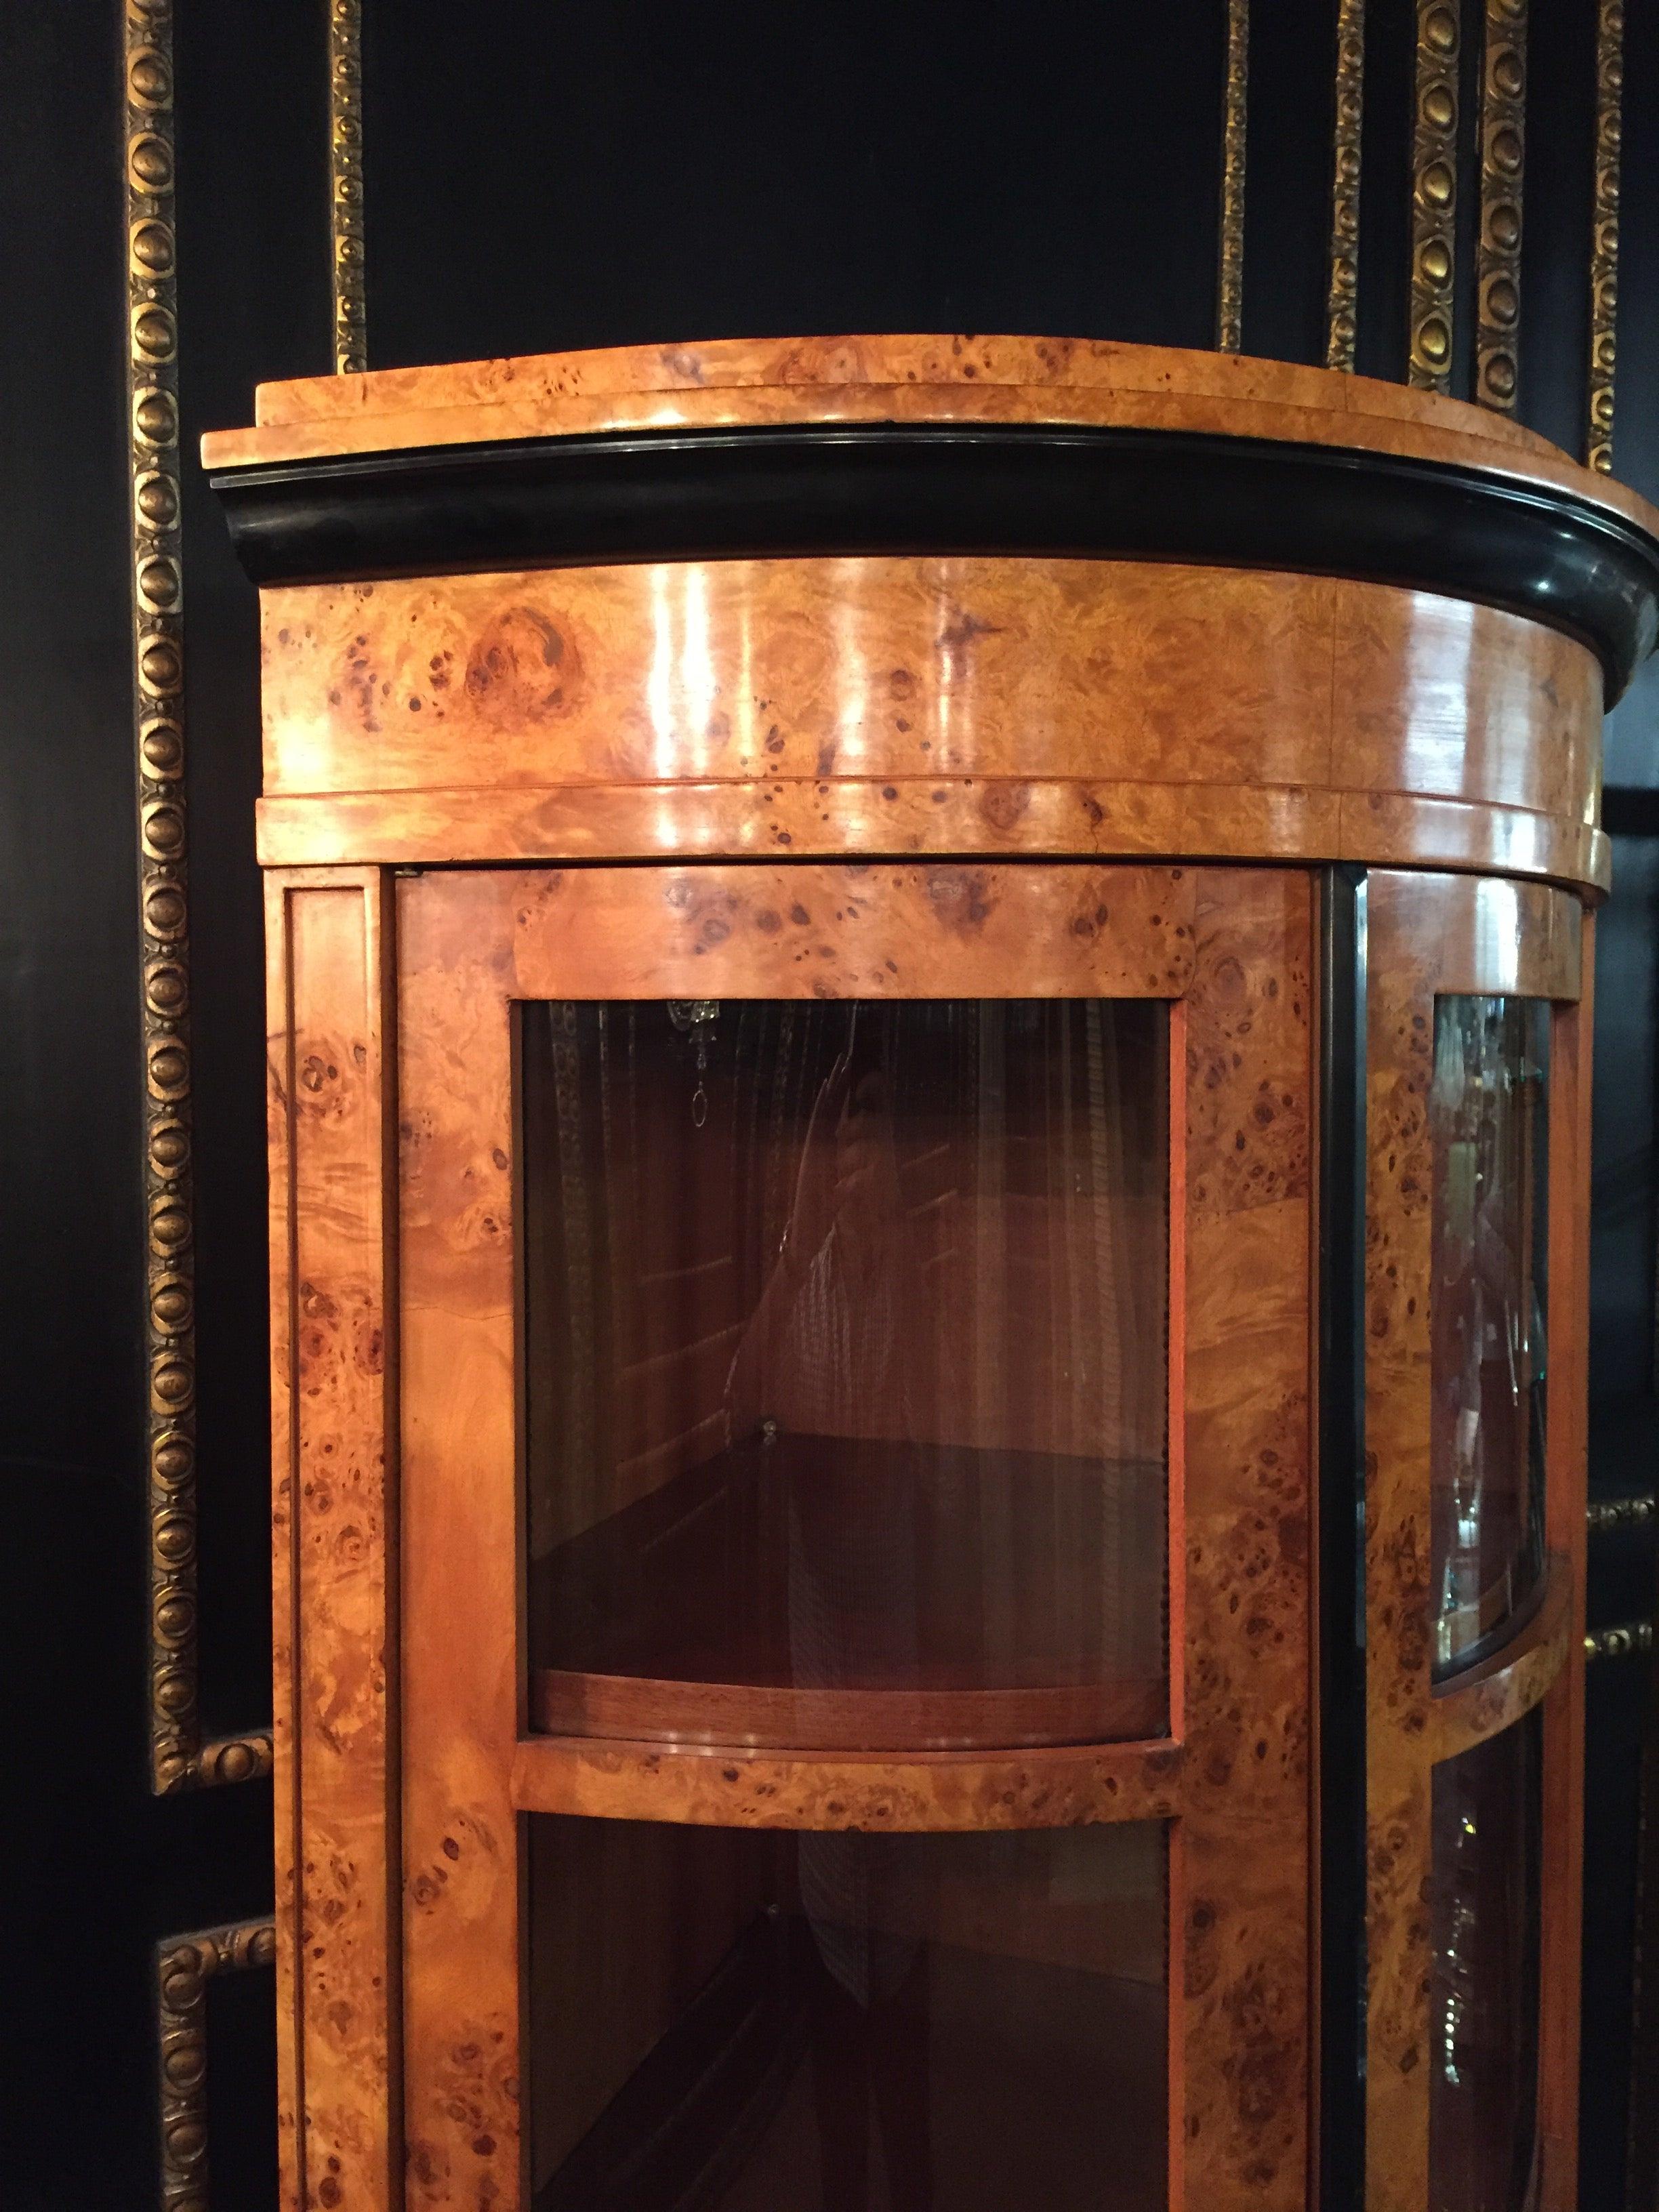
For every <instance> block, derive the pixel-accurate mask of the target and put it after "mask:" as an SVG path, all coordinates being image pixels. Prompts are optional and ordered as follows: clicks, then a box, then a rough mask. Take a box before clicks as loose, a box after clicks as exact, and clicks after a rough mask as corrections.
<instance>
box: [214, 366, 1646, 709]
mask: <svg viewBox="0 0 1659 2212" xmlns="http://www.w3.org/2000/svg"><path fill="white" fill-rule="evenodd" d="M257 414H258V423H257V426H256V427H255V428H252V429H249V430H240V431H222V432H216V433H213V434H210V435H209V436H208V437H207V438H206V439H204V459H205V460H206V462H207V464H208V465H209V467H210V469H211V470H212V471H214V482H215V484H216V488H217V489H218V490H219V491H220V493H221V495H222V497H223V498H224V501H225V503H226V507H227V511H228V515H229V519H230V525H231V529H232V532H233V534H234V537H235V539H236V542H237V545H238V549H239V550H240V554H241V556H242V559H243V561H244V562H245V564H246V567H247V568H248V570H249V573H250V574H252V575H253V576H254V578H255V579H256V580H258V581H259V582H261V583H273V584H275V583H300V582H313V581H323V580H340V579H344V578H369V577H378V576H392V575H413V574H446V573H448V574H454V573H458V572H461V571H467V570H471V571H482V570H500V571H505V570H514V569H526V568H537V567H548V566H596V565H602V564H608V563H615V562H628V561H640V560H696V559H709V558H730V557H734V556H769V557H781V556H791V555H803V554H805V555H826V554H839V553H859V554H872V555H880V554H968V553H977V554H990V555H998V554H1002V555H1046V556H1060V557H1092V558H1118V559H1124V560H1132V561H1164V562H1182V563H1189V564H1200V565H1203V566H1206V567H1220V568H1268V569H1274V570H1279V571H1281V572H1291V573H1298V574H1322V575H1339V576H1344V577H1349V578H1352V579H1356V580H1366V581H1370V582H1374V583H1383V584H1389V585H1395V586H1404V587H1407V588H1411V589H1414V590H1420V591H1428V592H1437V593H1443V594H1445V595H1448V596H1449V597H1454V598H1458V599H1473V600H1476V601H1479V602H1481V603H1483V604H1485V605H1491V606H1496V607H1502V608H1504V609H1507V610H1508V611H1510V612H1511V613H1516V614H1522V615H1525V616H1528V617H1531V618H1532V619H1533V620H1534V621H1538V622H1542V623H1547V624H1548V625H1549V626H1550V627H1552V628H1553V629H1558V630H1561V631H1564V632H1565V633H1566V634H1567V635H1571V636H1572V637H1575V638H1577V640H1578V641H1580V642H1581V643H1583V644H1584V645H1586V646H1588V647H1590V649H1591V650H1592V651H1593V652H1594V653H1595V654H1596V656H1597V658H1598V659H1599V660H1600V662H1601V667H1602V671H1603V674H1604V678H1605V680H1606V690H1607V699H1608V700H1609V702H1610V701H1611V700H1612V699H1613V698H1614V697H1616V696H1618V694H1619V692H1620V690H1622V689H1623V688H1624V686H1625V684H1626V683H1627V682H1628V680H1629V678H1630V675H1631V672H1632V669H1633V668H1634V667H1635V665H1637V663H1638V661H1639V660H1640V659H1642V658H1643V657H1644V655H1645V654H1646V653H1648V652H1650V650H1651V649H1652V647H1653V645H1654V642H1655V639H1656V635H1659V513H1656V510H1655V509H1654V508H1652V507H1650V506H1649V505H1648V504H1647V502H1646V501H1643V500H1641V499H1639V498H1638V496H1637V495H1635V494H1634V493H1632V492H1630V491H1628V490H1626V489H1624V488H1623V487H1622V486H1620V485H1617V484H1614V483H1611V482H1610V481H1609V480H1608V479H1607V477H1600V476H1596V475H1594V474H1592V473H1591V472H1590V471H1589V470H1587V469H1584V468H1582V467H1580V466H1579V465H1577V463H1576V462H1574V461H1571V460H1570V459H1568V458H1567V456H1566V455H1565V454H1564V453H1560V452H1559V450H1558V449H1557V448H1556V447H1553V446H1551V445H1549V444H1548V443H1547V442H1546V441H1544V440H1543V439H1541V438H1539V437H1537V436H1535V435H1534V434H1533V433H1531V432H1529V431H1527V430H1524V429H1522V428H1519V427H1518V426H1517V425H1516V424H1514V423H1512V422H1509V421H1508V420H1507V419H1505V418H1504V417H1501V416H1495V415H1493V414H1492V413H1490V412H1488V411H1486V410H1481V409H1478V408H1474V407H1470V406H1466V405H1464V404H1462V403H1460V402H1457V401H1454V400H1446V399H1442V398H1438V397H1437V396H1435V395H1432V394H1428V393H1424V392H1416V391H1413V390H1408V389H1407V388H1405V387H1402V386H1395V385H1390V384H1383V383H1379V382H1376V381H1373V380H1370V379H1367V378H1361V377H1352V376H1346V375H1342V374H1336V373H1334V372H1332V371H1329V370H1325V369H1316V368H1303V367H1299V366H1297V365H1295V364H1291V363H1285V362H1262V361H1253V360H1249V359H1246V358H1243V357H1239V356H1227V355H1218V354H1210V353H1193V352H1185V351H1177V350H1175V349H1166V348H1154V347H1145V346H1129V345H1117V344H1110V343H1092V342H1089V343H1085V342H1084V341H1080V340H1072V339H1048V338H1029V337H1028V338H1020V337H988V338H987V337H846V338H820V339H802V340H767V339H725V340H720V341H716V342H714V343H708V344H700V345H682V346H665V347H628V348H617V349H607V350H603V351H599V352H592V353H579V354H564V355H544V356H534V357H530V358H526V359H521V360H517V361H495V362H465V363H456V364H450V365H446V366H442V367H437V368H413V369H389V370H381V371H378V372H376V373H374V374H370V375H366V376H345V377H327V378H315V379H309V380H303V381H300V382H295V383H290V384H281V385H267V386H262V387H261V388H260V391H259V394H258V407H257Z"/></svg>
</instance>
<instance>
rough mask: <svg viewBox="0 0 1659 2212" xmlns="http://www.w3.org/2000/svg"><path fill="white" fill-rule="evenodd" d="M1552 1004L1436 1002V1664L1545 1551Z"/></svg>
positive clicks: (1460, 1658) (1488, 1642) (1498, 1609)
mask: <svg viewBox="0 0 1659 2212" xmlns="http://www.w3.org/2000/svg"><path fill="white" fill-rule="evenodd" d="M1549 1012H1550V1010H1549V1007H1548V1006H1547V1005H1546V1004H1544V1003H1542V1002H1541V1001H1540V1000H1535V999H1516V998H1494V997H1477V996H1474V995H1462V996H1455V997H1443V998H1440V999H1437V1000H1436V1002H1435V1034H1434V1079H1433V1085H1432V1088H1431V1092H1430V1100H1429V1112H1430V1118H1431V1123H1432V1128H1433V1139H1434V1157H1435V1190H1434V1273H1433V1280H1432V1284H1431V1291H1430V1313H1431V1329H1432V1334H1433V1389H1434V1412H1433V1438H1432V1453H1433V1457H1432V1465H1431V1482H1432V1518H1431V1528H1432V1547H1433V1548H1432V1582H1431V1598H1430V1602H1431V1607H1432V1611H1433V1619H1434V1632H1435V1650H1434V1661H1435V1668H1436V1671H1437V1673H1438V1674H1442V1675H1443V1674H1446V1673H1448V1672H1449V1671H1450V1670H1451V1669H1454V1668H1458V1667H1461V1666H1465V1665H1468V1663H1470V1662H1471V1661H1473V1660H1474V1659H1476V1658H1478V1657H1479V1656H1480V1654H1481V1653H1482V1652H1483V1651H1485V1650H1491V1649H1492V1646H1493V1645H1494V1644H1496V1643H1497V1642H1498V1641H1500V1640H1501V1638H1502V1637H1503V1635H1504V1632H1505V1629H1506V1626H1507V1625H1508V1624H1509V1623H1510V1621H1512V1620H1513V1618H1514V1616H1515V1615H1516V1613H1518V1612H1520V1611H1521V1610H1522V1608H1523V1607H1524V1606H1525V1605H1526V1603H1527V1601H1528V1599H1529V1598H1530V1597H1531V1596H1532V1595H1533V1594H1534V1591H1535V1590H1536V1589H1537V1587H1538V1583H1539V1577H1540V1575H1541V1571H1542V1568H1543V1561H1544V1377H1545V1358H1544V1322H1543V1315H1544V1289H1545V1260H1546V1254H1545V1231H1546V1226H1547V1218H1548V1206H1547V1195H1546V1189H1545V1174H1546V1169H1547V1146H1546V1144H1545V1141H1544V1132H1545V1127H1546V1113H1547V1101H1546V1081H1547V1066H1548V1050H1549Z"/></svg>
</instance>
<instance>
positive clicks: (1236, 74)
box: [1215, 0, 1250, 353]
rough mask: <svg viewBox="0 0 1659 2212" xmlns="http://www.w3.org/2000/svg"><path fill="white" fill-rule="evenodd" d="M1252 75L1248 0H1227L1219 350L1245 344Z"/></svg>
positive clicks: (1239, 348)
mask: <svg viewBox="0 0 1659 2212" xmlns="http://www.w3.org/2000/svg"><path fill="white" fill-rule="evenodd" d="M1249 74H1250V0H1227V96H1226V105H1225V112H1224V117H1223V123H1222V133H1221V250H1220V265H1219V268H1218V272H1217V284H1216V317H1215V323H1216V337H1215V342H1216V346H1217V349H1218V351H1220V352H1222V353H1240V352H1242V351H1243V346H1244V335H1243V331H1244V118H1245V108H1246V104H1247V101H1246V95H1247V94H1248V93H1249Z"/></svg>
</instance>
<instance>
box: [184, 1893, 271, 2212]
mask: <svg viewBox="0 0 1659 2212" xmlns="http://www.w3.org/2000/svg"><path fill="white" fill-rule="evenodd" d="M275 1959H276V1929H275V1927H274V1926H273V1925H272V1923H270V1921H269V1920H239V1921H236V1922H234V1923H232V1924H230V1925H229V1926H228V1927H223V1928H204V1929H199V1930H198V1931H197V1933H196V1934H195V1935H193V1936H168V1937H167V1939H166V1941H165V1942H161V1943H159V1944H158V1945H157V1946H156V1950H155V2016H156V2028H157V2035H156V2042H157V2045H158V2055H159V2061H160V2069H161V2203H162V2206H163V2208H164V2212H208V2130H207V2070H208V2054H207V1985H208V1983H209V1982H210V1980H211V1979H212V1978H213V1977H214V1976H215V1975H216V1974H240V1973H246V1972H248V1971H249V1970H250V1969H251V1968H253V1967H258V1966H270V1965H271V1964H272V1963H273V1962H274V1960H275Z"/></svg>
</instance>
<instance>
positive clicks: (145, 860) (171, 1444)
mask: <svg viewBox="0 0 1659 2212" xmlns="http://www.w3.org/2000/svg"><path fill="white" fill-rule="evenodd" d="M124 15H125V42H124V46H123V51H122V76H123V95H124V96H123V101H122V108H121V114H122V131H123V140H124V152H125V161H124V164H123V168H124V180H125V209H126V238H127V275H126V283H127V374H126V417H127V421H126V433H127V493H128V507H127V513H128V524H129V531H128V547H129V553H130V556H131V656H132V657H131V673H132V698H133V739H134V745H135V750H136V767H137V835H138V926H139V933H140V934H139V943H140V948H141V951H140V959H141V968H142V974H141V978H140V991H141V996H140V1000H139V1024H140V1036H141V1040H142V1050H143V1073H142V1081H143V1136H144V1164H143V1180H144V1232H145V1255H144V1257H145V1305H144V1310H145V1322H144V1331H145V1388H146V1448H147V1452H148V1460H149V1605H150V1635H149V1740H150V1782H151V1786H152V1788H154V1789H155V1790H157V1791H158V1792H161V1793H162V1794H167V1793H169V1792H172V1791H173V1790H187V1789H190V1788H191V1787H193V1786H195V1785H197V1784H209V1783H221V1782H240V1781H245V1780H247V1779H248V1778H251V1777H252V1776H253V1775H256V1774H260V1773H268V1772H269V1771H270V1737H269V1736H268V1735H263V1734H256V1735H248V1736H236V1737H230V1738H227V1739H225V1740H224V1741H220V1742H215V1743H210V1744H205V1745H204V1743H203V1741H202V1739H201V1720H200V1713H199V1706H198V1697H197V1688H198V1674H199V1652H198V1644H197V1593H196V1522H197V1468H196V1317H195V1316H196V1279H195V1267H194V1260H193V1249H192V1248H193V1246H194V1243H195V1197H194V1191H193V1187H192V1180H191V1148H192V1131H191V1040H190V902H189V879H188V872H187V853H188V842H189V840H188V824H187V820H186V816H185V786H184V773H185V724H184V686H185V633H184V580H183V561H182V546H181V543H180V537H179V314H178V308H179V302H178V273H177V267H178V236H177V228H176V220H175V217H176V210H175V206H174V183H175V174H174V150H173V5H172V0H126V4H125V10H124Z"/></svg>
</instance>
